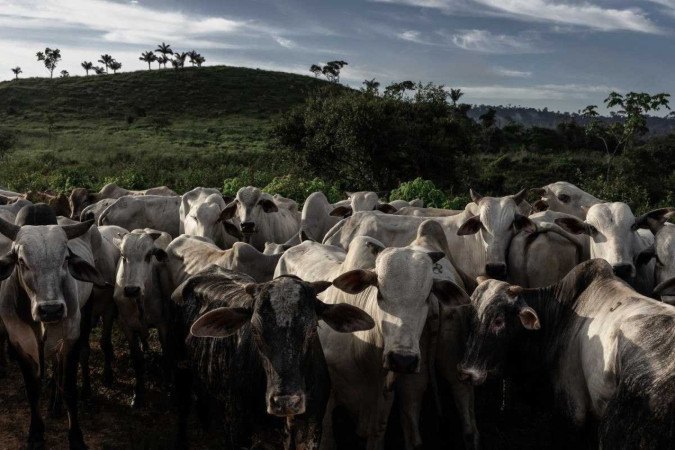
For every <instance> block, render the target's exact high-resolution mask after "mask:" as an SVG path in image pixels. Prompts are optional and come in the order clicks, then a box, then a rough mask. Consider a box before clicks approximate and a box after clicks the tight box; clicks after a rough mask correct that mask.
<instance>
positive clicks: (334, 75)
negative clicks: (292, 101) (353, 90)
mask: <svg viewBox="0 0 675 450" xmlns="http://www.w3.org/2000/svg"><path fill="white" fill-rule="evenodd" d="M346 65H347V62H346V61H328V62H327V63H326V65H325V66H323V67H322V68H321V73H323V75H324V76H325V77H326V79H327V80H328V81H330V82H332V83H339V82H340V71H341V70H342V68H343V67H344V66H346ZM310 70H311V69H310Z"/></svg>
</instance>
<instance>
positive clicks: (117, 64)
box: [110, 59, 122, 73]
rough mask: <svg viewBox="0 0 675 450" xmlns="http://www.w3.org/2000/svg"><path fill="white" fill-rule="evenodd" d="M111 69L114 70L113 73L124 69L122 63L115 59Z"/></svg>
mask: <svg viewBox="0 0 675 450" xmlns="http://www.w3.org/2000/svg"><path fill="white" fill-rule="evenodd" d="M110 68H111V69H112V71H113V73H117V71H118V70H120V69H121V68H122V63H121V62H119V61H115V60H114V59H113V60H112V62H111V63H110Z"/></svg>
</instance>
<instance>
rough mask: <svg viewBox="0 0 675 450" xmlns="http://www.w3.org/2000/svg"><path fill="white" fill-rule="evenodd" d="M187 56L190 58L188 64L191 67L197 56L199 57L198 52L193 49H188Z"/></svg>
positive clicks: (195, 62)
mask: <svg viewBox="0 0 675 450" xmlns="http://www.w3.org/2000/svg"><path fill="white" fill-rule="evenodd" d="M187 57H188V58H189V59H190V65H191V66H192V67H194V66H195V64H197V58H199V53H197V52H196V51H195V50H190V51H189V52H187Z"/></svg>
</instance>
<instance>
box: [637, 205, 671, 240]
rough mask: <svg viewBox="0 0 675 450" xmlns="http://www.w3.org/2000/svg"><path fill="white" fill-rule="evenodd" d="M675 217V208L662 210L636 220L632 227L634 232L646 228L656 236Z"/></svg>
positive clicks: (651, 212)
mask: <svg viewBox="0 0 675 450" xmlns="http://www.w3.org/2000/svg"><path fill="white" fill-rule="evenodd" d="M673 215H675V208H660V209H655V210H653V211H649V212H648V213H646V214H643V215H641V216H640V217H638V218H636V219H635V223H634V224H633V225H632V226H631V229H632V230H633V231H636V230H638V229H640V228H646V229H649V230H651V232H652V233H654V234H656V232H657V231H659V230H660V229H661V227H662V226H663V224H664V223H666V221H667V220H668V219H670V218H671V217H672V216H673Z"/></svg>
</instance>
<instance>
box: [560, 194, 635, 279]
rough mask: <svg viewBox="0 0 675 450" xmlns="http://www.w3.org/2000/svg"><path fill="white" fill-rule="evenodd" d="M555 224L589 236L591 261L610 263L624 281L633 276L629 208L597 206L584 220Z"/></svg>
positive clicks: (632, 247) (569, 220)
mask: <svg viewBox="0 0 675 450" xmlns="http://www.w3.org/2000/svg"><path fill="white" fill-rule="evenodd" d="M555 223H556V224H557V225H559V226H560V227H562V228H563V229H564V230H565V231H568V232H570V233H573V234H586V235H588V236H590V250H591V258H602V259H604V260H605V261H607V262H608V263H610V264H611V265H612V268H613V270H614V273H615V274H616V275H617V276H618V277H620V278H623V279H624V280H626V281H630V280H632V279H633V278H634V277H635V264H634V262H633V260H634V258H635V257H636V256H637V252H638V249H636V248H635V236H634V234H635V233H636V231H635V230H634V227H633V224H634V223H635V216H633V213H632V211H631V210H630V207H629V206H628V205H626V204H625V203H620V202H617V203H599V204H596V205H593V206H591V207H590V209H589V210H588V214H587V215H586V221H582V220H581V219H575V218H559V219H555Z"/></svg>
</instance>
